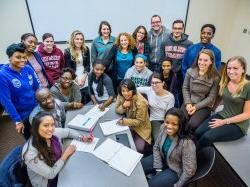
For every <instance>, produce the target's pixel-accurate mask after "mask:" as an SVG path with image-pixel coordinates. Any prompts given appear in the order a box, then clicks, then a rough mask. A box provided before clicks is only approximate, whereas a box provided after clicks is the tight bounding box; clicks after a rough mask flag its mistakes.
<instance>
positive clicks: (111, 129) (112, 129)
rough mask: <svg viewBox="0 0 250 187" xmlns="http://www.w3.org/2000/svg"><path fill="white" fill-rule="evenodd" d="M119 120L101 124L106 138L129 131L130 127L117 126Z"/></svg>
mask: <svg viewBox="0 0 250 187" xmlns="http://www.w3.org/2000/svg"><path fill="white" fill-rule="evenodd" d="M118 120H119V119H115V120H112V121H107V122H104V123H100V127H101V129H102V132H103V134H104V135H105V136H108V135H110V134H114V133H117V132H122V131H126V130H129V127H128V126H122V125H119V124H117V122H118Z"/></svg>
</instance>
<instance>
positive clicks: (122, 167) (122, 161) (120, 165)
mask: <svg viewBox="0 0 250 187" xmlns="http://www.w3.org/2000/svg"><path fill="white" fill-rule="evenodd" d="M93 154H94V155H95V156H96V157H98V158H100V159H101V160H103V161H104V162H106V163H108V164H109V166H110V167H112V168H114V169H116V170H118V171H120V172H122V173H123V174H125V175H127V176H130V175H131V173H132V172H133V170H134V169H135V167H136V165H137V164H138V162H140V159H141V158H142V156H143V155H142V154H140V153H138V152H136V151H134V150H132V149H130V148H128V147H126V146H124V145H122V144H120V143H117V142H116V141H114V140H111V139H110V138H107V139H106V140H105V141H104V142H103V143H102V144H101V145H100V146H99V147H97V148H96V149H95V150H94V152H93Z"/></svg>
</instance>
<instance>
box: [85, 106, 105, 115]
mask: <svg viewBox="0 0 250 187" xmlns="http://www.w3.org/2000/svg"><path fill="white" fill-rule="evenodd" d="M98 106H99V105H95V106H94V107H93V108H92V109H91V110H90V111H88V112H87V113H86V114H85V115H86V116H88V117H97V118H100V117H102V116H103V115H104V114H106V112H108V111H109V108H105V110H104V111H101V110H100V109H99V108H98Z"/></svg>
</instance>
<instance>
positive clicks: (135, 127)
mask: <svg viewBox="0 0 250 187" xmlns="http://www.w3.org/2000/svg"><path fill="white" fill-rule="evenodd" d="M115 111H116V112H117V113H119V114H125V116H126V117H125V118H122V119H120V120H119V121H118V123H119V124H120V125H125V126H129V127H130V130H131V133H132V136H133V139H134V142H135V146H136V149H137V151H138V152H140V153H143V154H147V153H148V152H150V151H151V150H150V149H151V145H150V144H151V125H150V121H149V117H148V106H147V104H146V101H145V99H144V97H143V96H142V95H141V94H139V93H137V91H136V87H135V84H134V83H133V81H132V80H130V79H124V80H122V81H121V83H120V86H119V88H118V96H117V99H116V107H115Z"/></svg>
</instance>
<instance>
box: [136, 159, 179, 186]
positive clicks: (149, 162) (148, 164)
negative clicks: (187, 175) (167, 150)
mask: <svg viewBox="0 0 250 187" xmlns="http://www.w3.org/2000/svg"><path fill="white" fill-rule="evenodd" d="M163 160H165V159H163ZM141 163H142V167H143V170H144V172H145V174H146V175H147V174H150V173H151V174H153V175H154V176H153V177H152V178H151V179H150V180H149V181H148V185H149V187H173V186H174V184H175V183H176V182H177V181H178V180H179V178H178V175H177V173H176V172H175V171H173V170H171V169H170V168H168V167H167V166H166V165H164V167H163V168H162V169H163V170H162V171H161V172H160V173H157V174H156V172H155V169H154V168H153V155H150V156H148V157H145V158H143V159H142V161H141ZM165 163H166V162H165Z"/></svg>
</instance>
